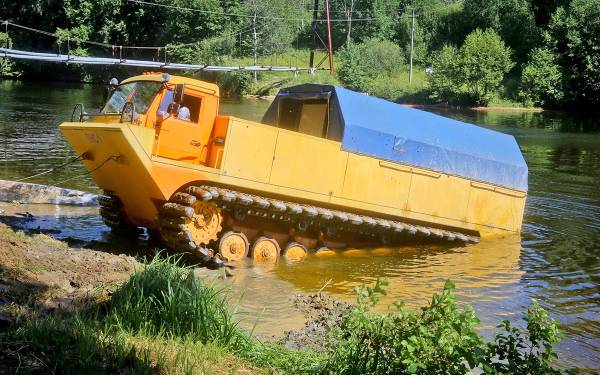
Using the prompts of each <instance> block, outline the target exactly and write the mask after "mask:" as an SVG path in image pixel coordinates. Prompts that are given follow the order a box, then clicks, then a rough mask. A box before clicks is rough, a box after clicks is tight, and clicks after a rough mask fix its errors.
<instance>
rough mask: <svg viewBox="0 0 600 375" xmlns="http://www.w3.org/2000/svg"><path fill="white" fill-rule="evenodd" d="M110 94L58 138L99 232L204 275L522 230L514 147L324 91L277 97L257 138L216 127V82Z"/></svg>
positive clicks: (222, 120)
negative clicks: (91, 189) (157, 243)
mask: <svg viewBox="0 0 600 375" xmlns="http://www.w3.org/2000/svg"><path fill="white" fill-rule="evenodd" d="M113 83H114V86H113V90H112V93H111V95H110V97H109V99H108V101H107V102H106V104H105V105H104V107H103V109H102V110H101V112H100V113H99V114H97V115H88V114H87V113H85V112H84V110H83V106H82V105H78V106H76V108H75V109H74V117H76V119H72V121H71V122H67V123H63V124H61V125H60V129H61V130H62V132H63V134H64V135H65V137H66V138H67V140H68V141H69V142H70V144H71V145H72V147H73V148H74V149H75V151H76V152H77V154H78V155H80V158H81V160H82V163H83V164H84V166H85V168H86V169H87V170H88V171H89V172H90V173H91V175H92V177H93V179H94V181H95V182H96V183H97V185H98V186H99V187H100V188H101V189H104V191H105V192H106V193H105V195H104V196H102V197H101V198H100V205H101V209H100V210H101V214H102V217H103V219H104V221H105V223H106V224H107V225H108V226H110V227H111V228H113V229H114V230H121V231H127V230H129V229H130V228H134V227H146V228H148V230H149V231H151V232H153V233H158V234H159V235H160V237H161V239H162V241H163V242H164V243H165V245H166V246H168V247H169V248H171V249H175V250H181V251H196V252H197V253H198V254H199V255H200V256H202V257H203V258H204V260H205V261H206V262H207V263H208V265H213V266H219V265H221V264H222V260H226V261H233V260H237V259H240V258H242V257H246V256H248V255H249V256H251V257H253V258H254V259H265V258H266V259H276V258H277V257H279V256H280V255H282V256H285V257H287V258H290V259H298V258H302V257H304V256H306V254H307V253H308V252H309V251H311V250H314V249H318V248H320V247H322V246H326V247H330V248H335V247H344V246H349V245H351V246H363V245H375V244H393V243H401V242H404V243H406V242H408V243H413V242H415V241H422V240H425V239H427V240H437V241H456V242H461V243H469V242H477V241H479V239H480V238H481V237H484V236H489V235H498V234H500V235H501V234H503V233H515V232H519V231H520V228H521V223H522V219H523V210H524V205H525V199H526V196H527V165H526V164H525V161H524V160H523V157H522V155H521V152H520V150H519V147H518V145H517V143H516V142H515V140H514V138H513V137H512V136H509V135H506V134H502V133H498V132H494V131H491V130H488V129H484V128H480V127H477V126H475V125H470V124H465V123H462V122H459V121H455V120H450V119H447V118H444V117H441V116H437V115H434V114H431V113H428V112H424V111H420V110H417V109H413V108H407V107H404V106H401V105H398V104H394V103H391V102H387V101H384V100H380V99H376V98H372V97H369V96H367V95H363V94H360V93H356V92H352V91H350V90H346V89H343V88H340V87H335V86H328V85H300V86H295V87H291V88H287V89H282V90H281V91H280V92H279V94H278V95H277V97H276V98H275V100H274V101H273V103H272V104H271V106H270V107H269V109H268V110H267V112H266V114H265V116H264V118H263V121H262V123H256V122H252V121H247V120H243V119H239V118H236V117H232V116H223V115H219V113H218V109H219V88H218V87H217V86H215V85H213V84H210V83H206V82H201V81H198V80H194V79H190V78H185V77H178V76H169V75H167V74H160V73H149V74H144V75H142V76H136V77H132V78H129V79H127V80H125V81H123V82H122V83H121V84H117V83H116V82H113Z"/></svg>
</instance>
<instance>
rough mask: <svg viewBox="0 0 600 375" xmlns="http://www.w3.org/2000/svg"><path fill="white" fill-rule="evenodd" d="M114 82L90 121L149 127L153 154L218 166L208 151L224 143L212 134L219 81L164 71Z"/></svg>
mask: <svg viewBox="0 0 600 375" xmlns="http://www.w3.org/2000/svg"><path fill="white" fill-rule="evenodd" d="M112 83H113V84H112V87H111V90H110V94H109V97H108V100H107V101H106V104H104V106H103V108H102V109H101V111H100V113H99V114H98V115H95V116H91V118H90V120H91V121H92V122H120V123H126V124H128V125H129V126H139V127H142V128H146V129H152V130H153V132H154V141H153V146H152V155H153V156H160V157H164V158H168V159H173V160H178V161H184V162H189V163H193V164H202V165H207V166H216V164H217V163H218V160H217V159H218V158H215V155H212V156H213V157H212V159H211V152H215V153H218V151H219V148H222V145H223V143H224V142H223V139H222V137H219V136H217V135H216V134H214V133H215V123H216V122H217V114H218V108H219V88H218V86H216V85H214V84H210V83H206V82H202V81H198V80H194V79H191V78H186V77H179V76H170V75H169V74H162V73H146V74H143V75H141V76H135V77H132V78H129V79H126V80H124V81H123V82H121V83H120V84H116V82H114V81H112ZM221 133H222V132H221ZM211 161H212V163H211ZM211 164H212V165H211Z"/></svg>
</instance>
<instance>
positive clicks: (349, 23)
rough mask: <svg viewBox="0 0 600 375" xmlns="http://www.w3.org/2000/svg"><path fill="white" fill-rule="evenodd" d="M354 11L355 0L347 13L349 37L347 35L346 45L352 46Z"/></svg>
mask: <svg viewBox="0 0 600 375" xmlns="http://www.w3.org/2000/svg"><path fill="white" fill-rule="evenodd" d="M353 11H354V0H350V10H349V11H347V12H346V13H347V15H348V35H346V44H347V45H350V43H351V41H352V39H351V38H352V36H351V35H350V34H351V33H352V12H353Z"/></svg>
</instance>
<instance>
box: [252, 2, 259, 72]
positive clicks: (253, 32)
mask: <svg viewBox="0 0 600 375" xmlns="http://www.w3.org/2000/svg"><path fill="white" fill-rule="evenodd" d="M252 8H253V10H254V17H252V36H253V38H252V50H253V51H252V55H253V61H254V66H255V67H256V60H257V59H256V57H257V56H256V55H257V49H258V46H257V34H256V2H254V1H253V2H252ZM252 78H253V80H254V82H256V81H257V80H258V76H257V74H256V70H255V71H254V73H253V75H252Z"/></svg>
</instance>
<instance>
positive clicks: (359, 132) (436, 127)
mask: <svg viewBox="0 0 600 375" xmlns="http://www.w3.org/2000/svg"><path fill="white" fill-rule="evenodd" d="M323 87H325V88H328V89H329V90H331V92H332V95H331V97H330V122H332V123H336V124H330V125H329V126H330V127H339V128H341V129H340V133H341V142H342V149H343V150H345V151H348V152H353V153H359V154H363V155H369V156H373V157H376V158H380V159H385V160H389V161H393V162H398V163H402V164H407V165H411V166H415V167H420V168H425V169H429V170H433V171H437V172H442V173H446V174H450V175H454V176H460V177H465V178H468V179H472V180H477V181H482V182H487V183H490V184H494V185H499V186H504V187H508V188H511V189H515V190H520V191H527V175H528V169H527V164H526V163H525V160H524V159H523V155H522V154H521V150H520V149H519V146H518V144H517V142H516V140H515V138H514V137H513V136H512V135H508V134H504V133H500V132H496V131H493V130H489V129H486V128H482V127H479V126H476V125H472V124H468V123H465V122H461V121H457V120H452V119H449V118H446V117H443V116H439V115H436V114H433V113H429V112H426V111H422V110H418V109H415V108H409V107H405V106H402V105H400V104H396V103H392V102H389V101H386V100H383V99H378V98H375V97H371V96H368V95H365V94H361V93H358V92H354V91H351V90H348V89H344V88H341V87H337V86H326V85H300V86H295V87H290V88H287V89H283V90H281V91H282V94H284V95H288V96H289V95H293V92H294V91H298V92H299V93H300V92H306V91H312V90H314V89H316V88H320V90H323ZM277 99H278V98H276V100H275V102H274V103H273V105H272V107H273V108H274V107H276V106H277V104H276V103H277ZM275 112H276V111H275V109H273V110H271V108H270V109H269V111H268V112H267V114H266V115H265V119H264V121H267V122H266V123H274V122H275V119H274V117H275Z"/></svg>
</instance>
